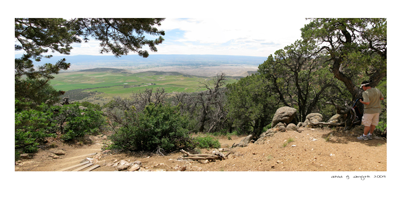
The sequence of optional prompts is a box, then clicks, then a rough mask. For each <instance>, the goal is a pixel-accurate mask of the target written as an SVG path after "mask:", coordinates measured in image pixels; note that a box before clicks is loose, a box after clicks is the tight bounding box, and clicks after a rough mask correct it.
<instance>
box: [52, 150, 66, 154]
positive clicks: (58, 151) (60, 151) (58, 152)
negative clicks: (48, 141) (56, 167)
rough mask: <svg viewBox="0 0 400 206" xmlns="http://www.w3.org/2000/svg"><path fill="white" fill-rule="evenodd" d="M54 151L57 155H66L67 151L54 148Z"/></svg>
mask: <svg viewBox="0 0 400 206" xmlns="http://www.w3.org/2000/svg"><path fill="white" fill-rule="evenodd" d="M53 153H54V154H56V155H65V152H64V151H63V150H54V151H53Z"/></svg>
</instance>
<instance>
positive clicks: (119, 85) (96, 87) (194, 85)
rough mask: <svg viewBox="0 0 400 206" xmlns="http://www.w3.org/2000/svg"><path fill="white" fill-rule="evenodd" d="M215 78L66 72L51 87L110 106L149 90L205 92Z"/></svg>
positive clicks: (120, 72) (229, 79)
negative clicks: (205, 85) (74, 92)
mask: <svg viewBox="0 0 400 206" xmlns="http://www.w3.org/2000/svg"><path fill="white" fill-rule="evenodd" d="M213 78H214V77H210V76H194V75H187V74H182V73H179V72H158V71H146V72H139V73H132V72H130V71H126V70H116V69H110V70H104V71H103V70H101V69H98V70H85V71H78V72H64V73H60V74H58V75H56V76H55V78H54V79H52V80H51V82H50V84H51V86H53V87H54V88H55V89H56V90H62V91H67V94H66V95H65V96H66V97H67V96H68V91H76V90H81V91H80V92H81V93H91V94H92V95H88V96H87V97H85V98H83V99H79V100H78V101H89V102H92V103H100V104H103V103H106V102H108V101H110V100H111V99H112V98H113V97H115V96H119V97H121V98H128V97H129V96H130V95H132V93H138V92H141V91H144V90H145V89H150V88H153V89H156V88H164V90H165V91H166V92H167V93H175V92H187V93H191V92H199V91H204V90H205V88H204V87H203V85H204V84H210V83H211V82H212V80H213ZM238 79H239V77H227V81H226V84H229V83H233V82H235V81H237V80H238Z"/></svg>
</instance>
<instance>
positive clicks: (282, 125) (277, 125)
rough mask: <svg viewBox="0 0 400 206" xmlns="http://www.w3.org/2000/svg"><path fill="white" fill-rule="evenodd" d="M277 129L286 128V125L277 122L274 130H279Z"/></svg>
mask: <svg viewBox="0 0 400 206" xmlns="http://www.w3.org/2000/svg"><path fill="white" fill-rule="evenodd" d="M279 127H286V124H285V123H282V122H278V123H277V124H276V125H275V127H274V128H279Z"/></svg>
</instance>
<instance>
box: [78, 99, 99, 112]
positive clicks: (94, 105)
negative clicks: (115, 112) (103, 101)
mask: <svg viewBox="0 0 400 206" xmlns="http://www.w3.org/2000/svg"><path fill="white" fill-rule="evenodd" d="M79 104H80V105H82V106H84V107H88V108H93V109H95V110H98V111H100V110H101V107H100V105H98V104H92V103H90V102H87V101H85V102H81V103H79Z"/></svg>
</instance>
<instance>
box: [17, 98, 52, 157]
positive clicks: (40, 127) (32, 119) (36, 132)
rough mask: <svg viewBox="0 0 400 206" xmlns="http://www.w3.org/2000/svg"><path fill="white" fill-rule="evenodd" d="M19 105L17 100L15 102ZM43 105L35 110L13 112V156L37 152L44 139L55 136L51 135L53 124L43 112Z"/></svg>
mask: <svg viewBox="0 0 400 206" xmlns="http://www.w3.org/2000/svg"><path fill="white" fill-rule="evenodd" d="M15 103H16V104H19V100H15ZM44 108H45V105H44V104H42V105H40V106H38V107H37V110H34V109H28V110H20V111H17V109H16V111H15V155H16V159H18V158H19V154H21V153H24V152H28V153H33V152H37V150H38V146H39V144H40V143H42V142H43V141H44V139H45V137H52V136H55V135H54V134H52V133H51V128H53V127H54V124H53V123H52V122H51V121H50V115H49V114H48V113H46V112H44V111H43V110H44Z"/></svg>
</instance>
